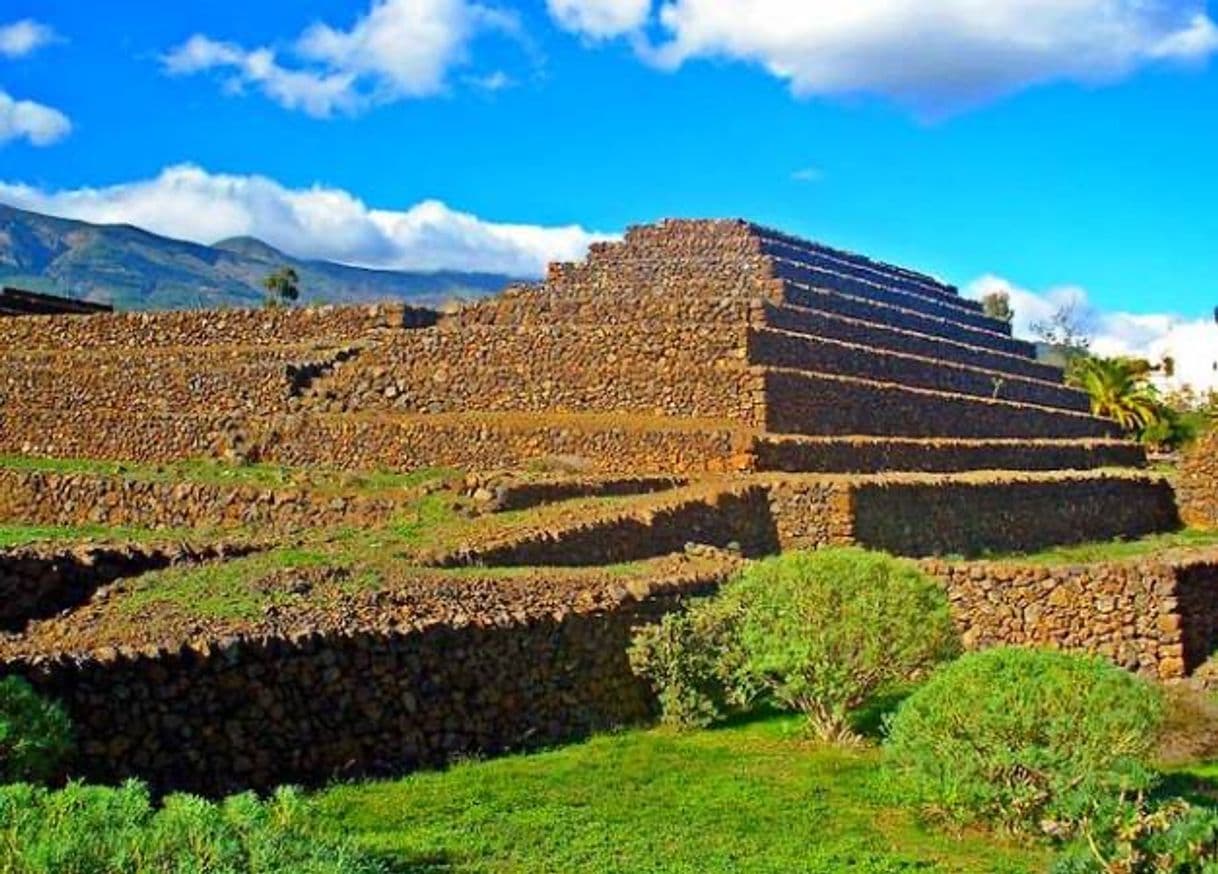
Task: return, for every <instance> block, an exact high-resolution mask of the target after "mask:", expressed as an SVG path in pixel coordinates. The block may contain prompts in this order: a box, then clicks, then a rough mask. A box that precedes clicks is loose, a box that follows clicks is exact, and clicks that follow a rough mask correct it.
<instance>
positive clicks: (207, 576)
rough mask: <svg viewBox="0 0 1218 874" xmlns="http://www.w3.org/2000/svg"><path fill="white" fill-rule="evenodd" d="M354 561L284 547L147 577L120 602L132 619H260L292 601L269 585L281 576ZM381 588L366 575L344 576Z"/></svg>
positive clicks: (328, 553)
mask: <svg viewBox="0 0 1218 874" xmlns="http://www.w3.org/2000/svg"><path fill="white" fill-rule="evenodd" d="M351 564H352V558H351V557H350V555H348V554H347V553H345V552H343V551H341V550H325V549H323V548H308V549H302V548H298V547H281V548H279V549H273V550H269V551H267V552H261V553H255V554H254V555H249V556H246V557H245V558H238V559H233V560H231V561H222V562H205V563H203V564H199V565H182V566H179V567H171V568H167V569H165V570H161V571H154V572H152V573H148V574H144V575H143V576H141V577H139V578H137V579H135V580H133V581H131V583H130V585H129V589H128V591H127V592H125V593H124V596H123V598H122V599H121V601H119V602H118V607H119V610H120V611H121V612H122V613H124V614H127V615H128V616H132V617H134V616H141V617H147V616H148V615H150V614H155V613H157V612H168V613H181V614H184V615H189V616H194V617H199V618H210V619H256V618H257V617H258V616H259V615H260V614H261V613H262V611H263V610H264V609H265V608H266V607H267V606H270V605H273V604H276V603H280V602H282V601H284V600H285V599H287V598H290V597H292V592H289V591H288V590H287V589H286V588H283V587H277V586H275V585H273V584H271V583H269V582H268V580H273V575H274V574H275V573H276V572H279V571H291V570H307V569H309V568H342V569H346V568H349V567H350V566H351ZM343 579H344V580H345V581H346V582H347V583H348V584H349V583H350V582H351V581H352V580H363V581H367V582H369V583H378V582H379V578H374V577H373V576H370V575H368V574H367V573H364V574H361V575H359V576H352V575H343Z"/></svg>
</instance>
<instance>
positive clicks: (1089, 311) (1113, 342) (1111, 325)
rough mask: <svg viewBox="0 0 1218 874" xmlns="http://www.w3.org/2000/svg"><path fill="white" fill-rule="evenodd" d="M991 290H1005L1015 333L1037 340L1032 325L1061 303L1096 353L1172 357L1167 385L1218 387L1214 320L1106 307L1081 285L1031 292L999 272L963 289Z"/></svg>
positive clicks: (968, 292)
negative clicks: (1069, 308) (1172, 371)
mask: <svg viewBox="0 0 1218 874" xmlns="http://www.w3.org/2000/svg"><path fill="white" fill-rule="evenodd" d="M992 292H1006V293H1007V294H1008V295H1010V298H1011V307H1012V309H1014V311H1015V322H1014V325H1013V326H1012V327H1013V329H1014V331H1015V334H1016V336H1020V337H1025V338H1027V339H1035V332H1034V330H1033V327H1032V326H1033V325H1035V324H1036V323H1037V322H1044V321H1047V320H1048V319H1049V318H1050V317H1052V315H1053V314H1054V313H1055V312H1056V311H1057V310H1058V309H1059V308H1060V307H1062V306H1063V305H1072V306H1073V307H1074V311H1075V315H1076V316H1077V318H1078V319H1079V321H1080V322H1081V324H1082V327H1083V329H1084V332H1085V333H1086V334H1087V335H1088V336H1090V337H1091V338H1092V343H1091V349H1092V351H1094V352H1095V353H1096V354H1098V355H1107V356H1117V355H1129V356H1135V357H1138V358H1145V359H1147V360H1148V361H1150V362H1152V363H1156V364H1157V363H1159V362H1161V361H1163V359H1164V358H1168V357H1170V358H1172V359H1174V361H1175V363H1176V370H1175V376H1174V377H1173V378H1171V379H1170V380H1165V381H1164V382H1165V387H1166V388H1181V387H1183V386H1186V385H1191V386H1192V387H1193V388H1195V389H1198V390H1205V389H1211V388H1214V389H1218V370H1216V369H1215V364H1218V324H1215V323H1214V321H1213V319H1195V318H1192V319H1190V318H1185V317H1181V316H1178V315H1174V314H1171V313H1127V312H1105V311H1102V310H1100V309H1098V308H1097V307H1095V306H1094V305H1093V304H1092V302H1091V300H1090V298H1089V297H1088V295H1087V292H1086V291H1085V290H1084V289H1082V288H1079V287H1077V286H1060V287H1057V288H1051V289H1048V290H1046V291H1043V292H1035V291H1030V290H1028V289H1026V288H1020V287H1019V286H1017V285H1015V284H1013V283H1011V282H1009V281H1007V280H1005V279H1002V278H1001V277H998V276H983V277H981V278H980V279H978V280H976V281H974V282H972V283H970V284H969V285H968V286H967V287H966V288H964V289H963V291H962V294H964V296H966V297H970V298H973V299H974V300H980V299H981V298H982V297H984V296H985V295H987V294H990V293H992Z"/></svg>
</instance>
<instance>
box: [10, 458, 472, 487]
mask: <svg viewBox="0 0 1218 874" xmlns="http://www.w3.org/2000/svg"><path fill="white" fill-rule="evenodd" d="M0 468H3V469H7V470H18V471H40V472H45V473H59V474H86V475H91V476H106V477H118V478H122V479H128V480H134V481H140V482H157V483H197V484H200V485H213V486H251V487H255V488H264V489H290V488H308V489H311V490H314V491H318V492H325V493H333V494H336V495H338V494H344V495H373V494H378V493H381V492H388V491H394V490H406V489H416V488H419V487H421V486H425V485H429V484H433V483H443V482H447V481H451V480H453V479H454V478H455V477H456V476H457V475H458V473H457V471H455V470H452V469H451V468H440V467H427V468H419V469H418V470H413V471H410V472H409V473H398V472H395V471H367V472H361V473H351V472H349V471H341V470H327V469H325V468H307V469H306V468H291V467H282V466H280V465H274V464H229V463H226V462H223V461H217V460H211V459H197V460H190V461H176V462H169V463H166V464H145V463H141V462H126V461H100V460H96V459H85V458H66V459H65V458H36V457H31V456H25V455H8V456H0Z"/></svg>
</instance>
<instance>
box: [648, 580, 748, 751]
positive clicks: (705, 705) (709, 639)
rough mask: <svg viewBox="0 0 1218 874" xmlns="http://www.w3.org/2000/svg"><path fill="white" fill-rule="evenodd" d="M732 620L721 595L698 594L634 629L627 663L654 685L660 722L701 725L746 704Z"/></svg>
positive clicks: (734, 621)
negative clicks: (686, 603) (681, 608)
mask: <svg viewBox="0 0 1218 874" xmlns="http://www.w3.org/2000/svg"><path fill="white" fill-rule="evenodd" d="M737 619H738V617H737V616H736V615H735V614H734V613H733V612H732V611H731V610H730V609H728V608H727V605H726V604H725V602H724V601H722V600H721V599H718V598H704V599H700V600H698V601H694V602H693V603H692V604H691V605H690V607H689V609H688V610H686V611H685V612H683V613H670V614H668V615H667V616H665V617H664V618H663V620H661V621H660V622H659V623H657V624H655V625H647V626H644V627H643V628H641V629H639V630H638V631H637V632H636V633H635V636H634V641H633V643H632V645H631V647H630V666H631V668H632V669H633V670H634V672H635V673H636V674H637V675H639V676H640V677H644V678H645V679H647V681H648V682H649V683H650V685H651V686H652V688H653V689H655V691H656V697H657V698H658V699H659V703H660V716H661V719H662V720H663V721H664V722H665V723H667V724H668V725H673V726H676V727H678V728H703V727H705V726H708V725H711V724H712V723H715V722H718V721H720V720H722V719H724V718H725V717H727V716H728V715H729V714H730V713H732V712H733V711H734V710H736V709H738V708H740V707H742V706H744V705H745V704H746V699H747V695H742V691H741V682H740V671H739V654H738V647H737V646H736V642H735V640H736V625H737Z"/></svg>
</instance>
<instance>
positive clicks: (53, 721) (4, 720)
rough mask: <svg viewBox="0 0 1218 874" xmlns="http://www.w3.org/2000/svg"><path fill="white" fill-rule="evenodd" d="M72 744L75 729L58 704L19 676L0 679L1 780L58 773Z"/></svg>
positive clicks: (7, 780) (12, 780)
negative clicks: (41, 694)
mask: <svg viewBox="0 0 1218 874" xmlns="http://www.w3.org/2000/svg"><path fill="white" fill-rule="evenodd" d="M71 747H72V729H71V726H70V725H69V724H68V717H67V716H66V715H65V714H64V712H63V710H62V709H60V707H59V706H58V705H56V704H53V703H51V702H49V701H44V700H43V699H42V698H41V697H39V696H38V695H36V694H35V693H34V690H33V689H31V688H30V686H29V684H28V683H26V682H25V680H22V679H21V678H20V677H5V678H4V679H3V680H0V783H11V782H16V781H18V780H46V779H49V778H51V777H53V776H55V774H56V773H57V772H58V770H59V768H60V765H61V764H62V762H63V760H64V757H65V756H66V755H67V753H68V751H69V750H70V749H71ZM2 845H3V842H0V846H2Z"/></svg>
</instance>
